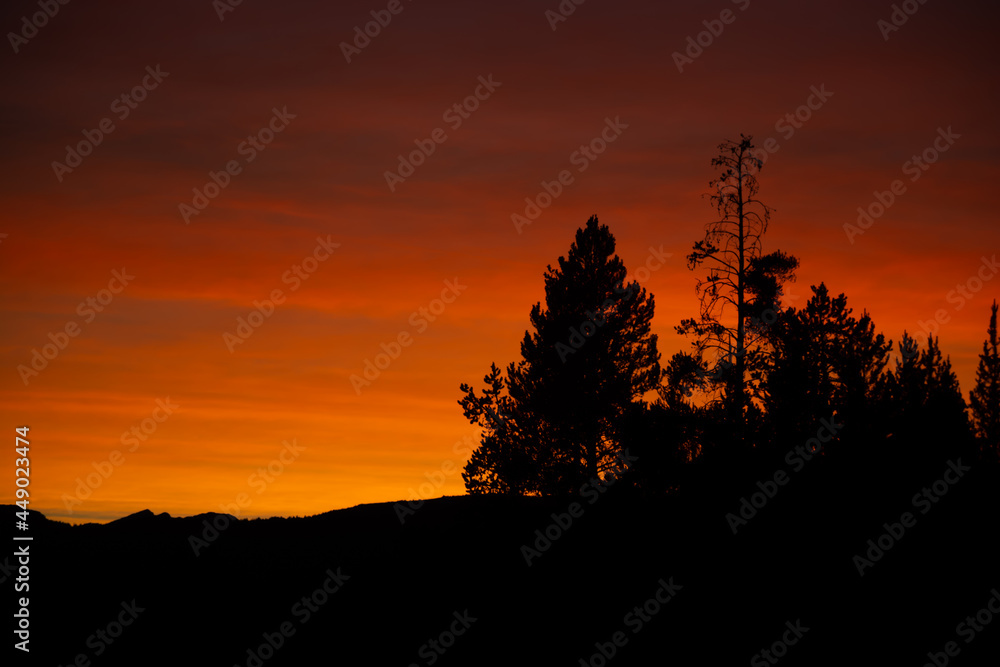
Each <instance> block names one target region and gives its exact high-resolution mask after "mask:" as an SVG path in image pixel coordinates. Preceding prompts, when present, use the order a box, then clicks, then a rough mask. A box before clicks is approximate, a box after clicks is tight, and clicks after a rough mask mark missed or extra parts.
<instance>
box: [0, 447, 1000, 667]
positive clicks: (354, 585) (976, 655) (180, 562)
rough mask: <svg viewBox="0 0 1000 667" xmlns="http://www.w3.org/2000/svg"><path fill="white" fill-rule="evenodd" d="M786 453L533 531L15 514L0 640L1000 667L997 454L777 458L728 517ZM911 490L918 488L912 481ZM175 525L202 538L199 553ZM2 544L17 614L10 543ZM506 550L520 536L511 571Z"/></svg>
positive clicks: (105, 660) (371, 514)
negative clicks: (736, 519)
mask: <svg viewBox="0 0 1000 667" xmlns="http://www.w3.org/2000/svg"><path fill="white" fill-rule="evenodd" d="M969 463H970V462H969V461H963V462H962V464H963V465H967V464H969ZM781 468H782V466H780V465H779V466H772V467H770V468H768V467H766V466H762V467H761V469H759V470H747V469H743V470H740V471H738V472H734V473H733V474H732V475H731V476H730V477H728V478H726V479H723V477H722V476H721V475H713V476H712V480H711V481H702V482H698V483H695V484H692V485H690V486H689V487H688V488H689V489H691V490H690V491H688V492H686V493H683V494H681V495H680V496H679V497H670V498H643V497H641V496H640V495H638V494H636V493H634V492H631V491H630V490H628V489H624V488H622V487H623V486H624V485H619V486H618V487H617V488H614V487H613V488H611V489H610V490H609V491H608V492H607V493H605V494H601V495H599V496H597V495H596V494H594V495H591V494H587V495H586V496H582V497H577V498H575V499H573V501H575V502H578V503H579V507H580V508H581V509H582V513H581V512H577V514H580V516H578V517H576V518H572V517H570V518H572V523H571V524H570V525H569V526H568V528H565V529H563V528H558V527H549V526H550V525H551V524H554V523H555V520H554V519H553V517H552V514H553V513H555V514H557V515H559V514H565V513H567V511H568V509H569V506H570V502H571V500H569V499H532V498H529V499H517V498H493V497H453V498H442V499H438V500H432V501H428V502H426V503H425V504H424V505H423V506H422V507H420V508H419V509H417V510H416V513H415V514H413V515H410V516H408V517H407V519H406V521H405V523H401V522H400V520H399V518H398V517H397V512H396V509H395V507H394V505H393V504H391V503H387V504H383V505H367V506H360V507H355V508H352V509H346V510H339V511H335V512H329V513H327V514H323V515H319V516H314V517H308V518H293V519H269V520H255V521H247V520H241V521H235V520H233V521H232V523H231V525H229V526H228V527H226V528H224V529H223V530H221V532H219V533H218V535H217V536H216V537H215V538H214V539H210V538H211V537H212V535H213V533H212V532H211V531H210V530H208V531H207V530H206V524H205V522H206V520H208V522H209V523H211V521H212V520H213V519H215V520H216V521H217V522H218V524H219V525H222V526H224V525H225V520H224V518H223V517H222V516H221V515H202V516H198V517H190V518H170V517H167V516H166V515H158V516H157V515H153V514H152V513H149V512H143V513H140V514H137V515H133V516H131V517H127V518H125V519H122V520H119V521H116V522H114V523H111V524H108V525H104V526H98V525H87V526H80V527H70V526H67V525H65V524H60V523H55V522H50V521H46V520H45V519H44V518H43V517H42V516H41V515H38V514H36V513H33V514H32V517H31V522H32V529H31V531H30V533H31V534H32V535H33V536H34V540H33V542H31V547H30V553H31V560H30V593H29V594H28V595H29V596H30V614H31V616H30V623H31V641H30V648H31V653H30V659H29V660H25V655H24V654H23V653H21V652H19V651H15V650H13V649H12V648H11V645H12V644H13V643H14V641H16V638H14V635H13V632H12V631H13V630H14V629H15V623H16V622H17V619H13V618H12V616H11V613H12V612H11V613H8V614H5V617H6V619H7V621H6V624H7V630H6V631H5V632H4V636H5V637H6V641H7V643H8V646H5V647H4V651H5V653H6V654H7V655H8V656H10V655H13V657H14V660H13V661H8V660H7V659H6V658H5V659H4V660H3V661H2V662H3V664H40V665H41V664H44V665H70V664H77V665H95V666H98V665H135V666H140V665H222V666H225V667H229V666H232V665H241V666H245V667H255V666H259V665H265V666H267V667H271V666H272V665H341V664H343V665H399V666H401V667H406V666H408V665H414V664H415V665H421V666H423V665H442V666H448V665H545V666H554V665H567V666H578V665H580V664H584V665H595V666H599V665H604V664H607V665H746V664H750V665H768V664H781V665H913V666H915V667H919V666H921V665H924V664H935V663H934V662H932V657H931V656H929V655H928V653H929V652H930V653H931V654H932V656H933V659H934V660H936V661H937V662H936V664H938V665H944V664H953V665H959V666H968V667H972V666H973V665H996V664H1000V660H998V656H1000V613H993V612H992V611H989V607H988V605H989V604H990V603H991V598H993V596H994V594H995V591H997V590H1000V565H998V564H1000V555H998V550H1000V540H998V532H1000V531H998V528H1000V524H998V518H997V508H998V507H1000V502H998V489H1000V485H998V475H997V466H995V465H993V466H988V465H986V464H973V465H971V466H970V468H971V469H970V470H968V471H963V472H962V476H961V477H959V476H958V473H956V472H952V473H950V474H948V475H945V471H946V470H949V469H950V468H949V464H948V463H947V462H946V460H944V459H943V460H942V461H941V462H940V464H939V465H937V466H928V467H926V469H924V470H923V471H921V472H919V473H916V472H911V473H909V474H899V473H898V472H897V471H895V470H894V468H893V467H892V465H891V464H890V465H885V466H883V467H882V468H880V469H874V468H869V469H862V470H858V469H855V468H852V470H851V471H843V470H839V471H838V470H836V469H833V468H832V467H831V466H830V465H827V464H826V462H825V461H823V460H819V461H815V462H813V463H810V464H809V465H808V466H806V467H804V468H803V469H802V470H801V471H797V472H796V471H791V470H790V469H788V468H787V467H785V468H784V469H785V470H786V472H788V474H789V479H788V481H787V484H785V485H784V486H779V487H776V493H774V494H773V498H770V499H768V500H767V502H766V504H764V506H763V507H762V508H761V509H759V510H757V515H756V516H754V517H753V518H751V519H749V521H748V522H747V523H746V524H745V525H742V526H741V527H739V528H738V532H737V534H735V535H734V534H733V531H732V530H731V529H730V524H729V522H728V521H727V518H726V515H727V513H730V512H733V513H736V512H738V511H739V507H740V499H741V497H747V498H749V497H750V495H751V494H752V493H753V492H755V491H757V490H758V488H757V486H756V484H755V482H756V481H757V480H760V481H762V482H764V481H765V480H767V479H770V478H771V477H772V476H773V473H774V472H775V470H777V469H781ZM934 470H937V472H936V473H935V472H933V471H934ZM848 472H849V474H848ZM946 477H947V478H950V479H951V480H954V481H953V482H949V481H947V480H946V481H944V482H942V483H939V484H938V485H937V487H936V489H935V488H934V487H933V484H934V482H935V481H936V480H938V479H946ZM924 487H927V488H928V489H930V494H931V496H933V498H935V499H936V500H933V501H932V499H931V497H926V496H924V497H921V496H918V497H917V498H914V496H915V495H917V494H920V493H922V489H923V488H924ZM772 490H774V489H772ZM942 490H943V491H944V493H943V494H942V495H938V494H937V493H936V492H935V491H942ZM595 497H597V498H599V499H597V500H596V502H593V503H591V502H590V501H591V500H592V499H594V498H595ZM762 498H763V496H759V497H758V498H757V500H758V501H760V500H762ZM14 511H15V508H13V507H9V506H8V507H3V508H2V514H3V516H7V517H9V519H5V520H4V522H5V524H7V525H12V524H13V523H14ZM905 512H909V513H910V514H911V515H912V519H913V520H912V521H908V522H909V523H910V524H911V525H910V527H906V526H902V528H904V530H905V532H903V533H902V535H901V536H900V537H898V538H891V544H890V537H883V539H882V545H883V546H887V547H888V549H887V550H886V551H885V553H884V554H883V555H881V556H880V557H879V558H878V560H877V561H873V563H872V565H871V566H866V567H865V568H864V575H863V576H861V575H860V574H859V571H858V565H857V564H856V562H855V561H854V556H855V555H861V556H865V552H866V551H868V550H869V545H868V544H867V542H868V540H869V539H872V540H876V541H877V540H878V538H879V536H880V535H883V533H886V528H885V527H884V525H883V524H889V526H890V528H893V530H894V532H896V533H897V534H899V527H894V526H893V525H892V524H896V523H900V522H901V517H902V515H903V514H904V513H905ZM561 520H562V522H563V523H564V524H566V517H562V519H561ZM547 527H549V533H550V537H555V538H556V539H554V540H552V541H551V544H550V545H549V546H548V548H547V549H544V550H543V549H542V547H544V546H545V543H544V542H539V543H538V544H537V545H535V542H536V540H537V539H538V536H537V534H536V532H535V531H536V530H541V531H542V532H543V533H544V532H545V530H546V528H547ZM8 530H10V529H8ZM191 536H196V537H198V538H201V539H204V540H205V543H203V544H200V545H199V547H200V548H199V554H198V555H197V556H196V555H195V549H194V548H193V546H192V544H191V539H190V538H191ZM5 542H6V543H7V544H8V545H15V546H6V547H4V551H3V553H2V554H0V565H3V566H4V569H3V570H0V578H3V579H4V581H3V583H2V590H3V592H4V593H3V597H4V600H5V604H7V605H8V606H7V608H8V609H14V607H13V602H14V599H15V598H16V597H18V596H20V595H22V594H15V593H14V591H13V585H14V583H15V579H16V577H17V573H16V564H15V569H14V570H11V569H10V565H11V564H14V558H13V557H12V556H11V554H12V553H13V552H14V550H15V548H16V545H17V543H14V542H12V541H11V540H10V539H9V537H8V539H7V540H5ZM522 545H529V546H532V545H535V546H537V547H538V548H539V555H537V556H534V557H533V558H532V561H531V565H530V566H529V565H528V564H527V563H526V559H525V557H524V554H523V553H522ZM871 555H872V556H878V554H877V553H876V552H874V551H873V552H872V554H871ZM5 557H6V558H7V559H8V560H6V561H4V560H2V559H3V558H5ZM324 588H325V589H326V590H324ZM328 591H334V592H332V593H330V592H328ZM658 598H659V599H658ZM303 599H305V601H304V600H303ZM992 605H993V608H994V609H995V610H997V611H998V612H1000V594H997V596H996V598H995V599H994V601H993V602H992ZM977 615H978V619H977ZM967 617H971V619H969V618H967ZM970 621H971V623H970ZM118 623H123V624H125V625H123V626H119V625H118ZM792 628H794V630H792ZM975 628H979V629H978V630H977V629H975ZM282 630H284V634H282ZM616 639H617V644H618V645H615V640H616ZM431 642H433V643H431ZM949 642H953V644H952V645H949V644H948V643H949ZM948 648H950V649H951V651H952V653H953V654H954V655H952V656H949V655H947V653H946V650H947V649H948ZM764 650H767V651H769V653H768V654H767V655H766V656H765V655H764V654H762V653H761V651H764ZM602 651H603V652H604V653H605V654H606V655H607V656H610V657H604V656H602V655H601V652H602ZM779 656H780V657H779ZM581 661H582V663H581Z"/></svg>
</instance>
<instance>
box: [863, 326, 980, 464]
mask: <svg viewBox="0 0 1000 667" xmlns="http://www.w3.org/2000/svg"><path fill="white" fill-rule="evenodd" d="M900 355H901V356H900V358H898V359H897V361H896V368H895V369H894V370H893V371H891V372H890V373H889V374H888V377H887V378H886V384H885V394H884V397H883V406H884V408H883V409H884V410H885V411H886V413H887V415H888V425H887V426H888V430H889V432H890V443H891V448H892V451H893V452H894V453H895V455H896V456H897V457H899V460H900V461H901V462H902V463H906V464H909V466H910V467H914V468H923V467H928V466H930V467H933V466H939V465H940V464H941V463H942V462H944V461H945V460H946V459H947V458H949V457H953V456H961V455H963V454H965V455H967V456H968V454H970V452H971V443H972V428H971V424H970V423H969V416H968V413H967V406H966V403H965V399H964V398H963V397H962V392H961V390H960V389H959V386H958V378H957V377H956V375H955V372H954V371H953V370H952V367H951V360H950V358H948V357H942V355H941V350H940V348H939V346H938V339H937V338H935V337H934V336H928V337H927V349H925V350H923V351H921V350H920V349H919V347H918V345H917V344H916V341H914V340H913V339H912V338H910V336H909V334H907V333H906V332H903V340H902V342H901V343H900Z"/></svg>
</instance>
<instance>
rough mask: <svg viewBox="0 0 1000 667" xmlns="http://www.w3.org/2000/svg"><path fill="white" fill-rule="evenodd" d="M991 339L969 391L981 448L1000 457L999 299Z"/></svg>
mask: <svg viewBox="0 0 1000 667" xmlns="http://www.w3.org/2000/svg"><path fill="white" fill-rule="evenodd" d="M986 333H987V335H988V338H987V339H986V340H985V341H984V342H983V351H982V353H981V354H980V355H979V366H978V367H977V368H976V386H975V388H974V389H973V390H972V391H971V392H970V393H969V405H970V406H971V408H972V420H973V423H974V424H975V427H976V435H978V436H979V439H980V445H981V451H982V453H983V454H984V456H985V457H986V458H987V459H992V460H993V461H997V460H1000V340H998V339H997V302H996V301H994V302H993V307H992V311H991V313H990V326H989V327H988V328H987V329H986Z"/></svg>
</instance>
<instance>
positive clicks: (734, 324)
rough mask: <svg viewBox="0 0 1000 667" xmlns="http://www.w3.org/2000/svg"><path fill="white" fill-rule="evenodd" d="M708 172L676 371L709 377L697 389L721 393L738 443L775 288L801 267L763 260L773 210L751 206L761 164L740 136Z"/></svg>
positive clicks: (784, 258) (776, 256)
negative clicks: (706, 205) (685, 341)
mask: <svg viewBox="0 0 1000 667" xmlns="http://www.w3.org/2000/svg"><path fill="white" fill-rule="evenodd" d="M712 166H713V167H716V168H717V169H718V174H717V176H716V178H715V179H713V180H712V181H710V182H709V186H710V187H711V188H712V189H713V190H714V193H713V194H712V195H711V201H712V204H713V205H714V206H715V208H716V210H717V211H718V214H719V217H718V219H717V220H715V221H713V222H710V223H708V224H707V225H706V226H705V237H704V238H703V239H702V240H700V241H697V242H695V244H694V248H693V250H692V252H691V254H690V255H688V258H687V259H688V268H689V269H691V270H695V269H697V268H699V267H705V268H707V269H708V274H707V275H706V276H705V277H704V278H702V279H700V280H699V281H698V284H697V287H696V289H697V291H698V293H699V295H700V300H701V309H700V313H699V316H698V317H697V318H691V319H686V320H683V321H682V322H681V324H680V326H678V327H677V332H678V333H680V334H683V335H692V336H695V337H696V340H695V342H694V354H693V355H690V356H691V357H693V358H694V361H695V363H693V364H691V363H688V364H681V363H678V366H686V367H689V368H695V369H703V368H704V369H707V372H706V373H704V374H702V377H700V378H698V380H700V382H699V383H698V384H699V385H701V386H702V387H704V388H705V389H708V390H716V389H723V391H724V395H723V400H724V403H725V405H726V407H727V414H728V415H729V417H730V419H731V420H732V422H733V423H734V425H736V426H737V428H738V432H739V437H740V440H743V424H744V413H745V411H746V409H747V407H748V404H749V400H750V396H751V394H752V393H753V392H752V390H753V386H752V385H751V382H757V381H759V380H760V379H761V368H762V367H763V359H762V357H761V352H762V350H763V349H764V347H765V346H766V333H767V332H766V329H767V326H769V325H770V324H771V323H772V322H773V321H774V320H775V319H777V312H778V310H779V309H780V302H781V294H782V289H781V286H782V284H783V283H784V282H785V281H787V280H790V279H792V278H793V276H794V271H795V269H796V268H798V264H799V262H798V260H797V259H796V258H794V257H792V256H790V255H786V254H784V253H782V252H780V251H778V252H774V253H771V254H768V255H764V254H763V244H762V241H761V237H762V236H763V235H764V233H765V232H766V231H767V226H768V222H769V220H770V217H771V210H772V209H771V208H769V207H768V206H766V205H765V204H764V203H763V202H761V201H760V199H758V198H757V192H758V189H759V185H758V182H757V177H756V174H757V173H758V172H759V171H760V169H761V168H762V167H763V166H764V161H763V160H762V159H761V158H760V157H758V152H757V149H756V148H755V146H754V144H753V140H752V137H750V136H746V135H742V134H741V135H740V141H732V140H726V141H724V142H723V143H721V144H720V145H719V155H718V156H717V157H715V158H713V159H712ZM681 356H684V355H683V354H682V355H681ZM678 362H680V360H679V359H678ZM706 379H707V380H708V382H705V380H706Z"/></svg>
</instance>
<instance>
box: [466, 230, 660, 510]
mask: <svg viewBox="0 0 1000 667" xmlns="http://www.w3.org/2000/svg"><path fill="white" fill-rule="evenodd" d="M625 277H626V270H625V266H624V264H623V263H622V261H621V259H619V257H618V256H617V255H615V239H614V236H613V235H612V234H611V232H610V231H609V230H608V227H607V226H605V225H600V224H599V223H598V220H597V217H596V216H593V217H591V218H590V220H588V221H587V225H586V227H585V228H582V229H579V230H577V232H576V240H575V242H574V243H573V244H572V245H571V246H570V250H569V254H568V256H567V257H565V258H564V257H560V258H559V267H558V268H557V269H553V268H552V267H551V266H549V267H548V270H547V271H546V273H545V308H543V307H542V305H541V304H540V303H538V304H535V306H534V307H533V308H532V309H531V316H530V319H531V324H532V326H533V327H534V330H535V331H534V332H533V333H532V332H530V331H528V332H525V335H524V340H523V341H522V342H521V355H522V360H521V361H520V362H518V363H516V364H515V363H512V364H510V365H509V366H508V368H507V378H506V380H505V381H503V382H502V383H501V378H499V376H498V374H497V373H493V374H491V375H490V376H487V383H488V384H489V385H490V390H489V391H492V392H494V393H493V394H490V395H488V397H487V399H486V400H487V404H489V405H499V406H500V407H501V408H502V409H504V410H505V411H506V412H507V413H508V417H507V418H506V420H505V421H506V425H504V426H501V427H499V428H494V427H487V428H486V429H485V430H484V438H483V441H482V444H481V445H480V448H479V449H478V450H477V451H476V453H474V455H473V458H472V459H471V460H470V461H469V463H468V465H467V466H466V470H465V474H464V475H463V477H464V479H465V480H466V488H467V489H468V490H469V491H470V492H475V493H483V492H507V493H535V492H537V493H543V494H555V493H570V492H573V491H575V490H576V489H578V488H579V486H580V485H581V484H583V483H584V482H586V481H587V480H588V479H590V478H594V477H597V476H599V475H600V474H601V473H603V472H605V471H606V470H608V469H611V468H613V467H615V466H616V465H617V462H616V458H617V456H618V454H619V453H620V452H621V451H622V449H623V447H624V445H623V430H622V425H623V419H624V416H625V414H626V411H627V410H629V409H630V407H631V406H632V404H633V403H634V402H637V401H640V400H641V398H642V396H643V395H644V394H645V393H646V392H648V391H650V390H652V389H655V388H656V387H657V386H658V384H659V381H660V375H661V369H660V364H659V358H660V355H659V353H658V352H657V350H656V336H655V335H653V334H652V333H650V321H651V319H652V317H653V305H654V304H653V296H652V295H647V293H646V290H645V289H643V288H641V287H640V286H639V284H638V283H637V282H634V281H633V282H632V283H629V284H627V285H626V284H624V282H625ZM461 389H462V391H463V392H466V397H465V398H464V399H462V400H461V401H459V403H460V404H462V406H463V408H464V409H465V412H466V416H467V417H468V418H469V419H470V420H471V421H472V422H473V423H474V424H478V425H480V426H484V423H483V419H484V417H483V415H482V413H481V410H482V408H478V407H476V406H477V405H479V401H480V399H477V398H476V396H475V394H474V392H473V390H472V388H471V387H469V386H468V385H464V384H463V385H462V386H461ZM504 389H506V391H507V394H506V396H501V395H500V394H499V392H501V391H502V390H504ZM528 468H530V469H528ZM522 475H523V476H526V478H522Z"/></svg>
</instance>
